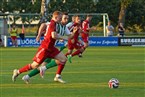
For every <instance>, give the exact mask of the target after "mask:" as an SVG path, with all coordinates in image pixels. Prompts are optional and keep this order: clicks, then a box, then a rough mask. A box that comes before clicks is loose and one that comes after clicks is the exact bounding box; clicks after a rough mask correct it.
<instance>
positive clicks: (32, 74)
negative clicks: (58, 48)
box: [28, 58, 51, 77]
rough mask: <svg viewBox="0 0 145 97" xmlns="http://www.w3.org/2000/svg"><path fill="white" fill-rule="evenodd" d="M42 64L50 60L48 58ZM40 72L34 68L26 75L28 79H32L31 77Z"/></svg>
mask: <svg viewBox="0 0 145 97" xmlns="http://www.w3.org/2000/svg"><path fill="white" fill-rule="evenodd" d="M44 62H47V63H49V62H51V59H50V58H47V59H46V60H45V61H44ZM39 72H40V71H39V70H38V69H37V68H36V69H34V70H32V71H31V72H30V73H29V74H28V75H29V77H32V76H35V75H36V74H38V73H39Z"/></svg>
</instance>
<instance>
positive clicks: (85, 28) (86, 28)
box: [82, 20, 90, 34]
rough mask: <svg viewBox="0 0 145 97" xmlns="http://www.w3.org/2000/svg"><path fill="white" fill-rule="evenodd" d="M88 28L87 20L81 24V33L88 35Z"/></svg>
mask: <svg viewBox="0 0 145 97" xmlns="http://www.w3.org/2000/svg"><path fill="white" fill-rule="evenodd" d="M88 28H90V25H89V21H88V20H85V21H83V23H82V30H83V33H86V34H88V32H89V30H88Z"/></svg>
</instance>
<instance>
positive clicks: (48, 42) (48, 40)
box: [40, 20, 56, 50]
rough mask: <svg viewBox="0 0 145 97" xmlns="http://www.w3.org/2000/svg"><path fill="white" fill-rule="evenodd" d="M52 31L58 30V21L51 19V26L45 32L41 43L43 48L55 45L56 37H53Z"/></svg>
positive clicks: (50, 47)
mask: <svg viewBox="0 0 145 97" xmlns="http://www.w3.org/2000/svg"><path fill="white" fill-rule="evenodd" d="M52 32H56V22H55V21H54V20H51V21H50V24H49V28H48V30H47V32H46V33H45V36H44V40H43V41H42V43H41V45H40V46H41V47H42V48H45V49H49V50H50V49H52V48H53V47H54V45H55V41H56V39H54V38H52V36H51V34H52Z"/></svg>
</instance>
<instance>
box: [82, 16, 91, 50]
mask: <svg viewBox="0 0 145 97" xmlns="http://www.w3.org/2000/svg"><path fill="white" fill-rule="evenodd" d="M91 20H92V15H87V17H86V20H84V21H83V22H82V31H83V32H82V33H81V37H82V40H83V42H84V49H86V48H87V47H88V46H89V31H90V29H91V28H90V21H91Z"/></svg>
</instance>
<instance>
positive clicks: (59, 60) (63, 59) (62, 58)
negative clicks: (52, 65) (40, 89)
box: [54, 52, 67, 83]
mask: <svg viewBox="0 0 145 97" xmlns="http://www.w3.org/2000/svg"><path fill="white" fill-rule="evenodd" d="M55 59H56V63H57V64H58V68H57V72H56V76H55V78H54V81H57V82H60V83H65V81H63V80H62V77H61V72H62V71H63V69H64V66H65V63H66V61H67V58H66V56H65V55H64V54H63V53H62V52H60V53H59V54H58V55H57V56H55Z"/></svg>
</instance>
